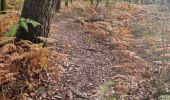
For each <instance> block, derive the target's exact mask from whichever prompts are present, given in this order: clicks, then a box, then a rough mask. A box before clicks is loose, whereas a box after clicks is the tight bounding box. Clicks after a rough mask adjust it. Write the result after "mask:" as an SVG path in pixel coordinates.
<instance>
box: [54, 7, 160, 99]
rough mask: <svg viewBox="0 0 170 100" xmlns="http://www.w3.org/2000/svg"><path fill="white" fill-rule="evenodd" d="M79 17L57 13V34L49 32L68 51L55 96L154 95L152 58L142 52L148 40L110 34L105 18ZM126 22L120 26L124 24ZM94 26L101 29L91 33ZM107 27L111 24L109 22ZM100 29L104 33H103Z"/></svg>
mask: <svg viewBox="0 0 170 100" xmlns="http://www.w3.org/2000/svg"><path fill="white" fill-rule="evenodd" d="M139 12H140V10H139ZM141 12H143V13H145V11H143V10H141ZM141 15H142V14H141ZM128 16H130V15H128ZM139 18H140V17H139ZM82 19H83V20H85V19H84V18H82V16H76V15H75V16H72V15H70V16H69V17H68V16H67V17H65V18H63V17H62V18H61V17H59V18H58V19H57V21H56V22H55V23H54V26H55V24H57V29H58V30H57V34H52V37H53V38H55V39H56V40H58V42H57V47H56V50H57V51H58V52H60V53H64V54H68V55H69V59H68V61H67V63H64V64H63V66H64V69H66V70H65V73H63V75H62V76H61V80H60V82H59V89H57V91H56V92H57V95H58V96H59V98H62V100H66V99H68V98H69V99H68V100H83V99H89V100H94V99H97V100H105V99H106V100H108V99H109V98H114V97H118V98H119V99H120V100H123V98H126V99H130V100H132V99H133V100H140V99H143V98H144V96H145V99H150V100H151V99H154V98H155V97H156V95H157V94H156V93H157V92H158V90H157V83H155V82H156V81H155V78H154V77H155V76H154V71H155V68H153V64H152V62H153V59H151V58H149V57H150V56H153V55H150V56H149V57H148V54H146V50H148V48H150V47H149V46H150V42H151V41H152V40H151V41H144V40H141V39H137V38H136V37H134V36H133V35H127V36H126V35H124V36H121V35H120V36H119V35H117V36H115V37H114V35H110V33H109V32H108V30H109V28H110V27H109V25H110V23H111V22H109V21H108V20H103V21H97V22H84V21H82ZM128 21H129V20H128ZM128 21H127V22H128ZM118 23H119V22H118ZM121 23H122V21H120V24H121ZM126 24H127V23H126V22H125V24H123V25H124V26H123V27H128V26H126ZM102 25H104V26H105V28H104V29H103V27H102ZM128 25H129V24H128ZM98 26H99V27H100V28H101V29H102V30H101V31H97V33H95V31H96V30H95V28H96V27H98ZM87 27H88V28H89V27H90V29H92V30H95V31H91V30H88V29H87ZM120 27H122V26H120ZM111 29H113V30H114V29H115V27H113V26H111ZM103 30H104V32H106V33H107V34H103V33H102V31H103ZM115 30H116V29H115ZM115 30H114V31H115ZM93 32H94V33H93ZM126 32H127V33H129V31H128V30H125V34H126ZM93 34H94V35H95V36H94V35H93ZM114 38H116V39H115V40H114ZM117 38H118V39H117ZM147 44H148V45H147ZM151 44H152V43H151ZM158 45H159V46H160V45H161V43H159V44H158ZM149 50H150V49H149ZM150 52H152V51H150ZM157 56H159V55H157ZM146 86H147V87H146ZM109 95H110V96H109Z"/></svg>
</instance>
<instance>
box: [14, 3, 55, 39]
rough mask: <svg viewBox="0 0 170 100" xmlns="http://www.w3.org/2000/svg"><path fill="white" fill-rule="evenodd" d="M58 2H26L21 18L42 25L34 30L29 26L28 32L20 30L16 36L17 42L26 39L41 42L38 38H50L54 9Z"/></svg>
mask: <svg viewBox="0 0 170 100" xmlns="http://www.w3.org/2000/svg"><path fill="white" fill-rule="evenodd" d="M57 1H58V0H25V2H24V7H23V10H22V13H21V18H30V19H31V20H35V21H37V22H39V23H40V24H41V26H38V27H36V28H34V27H33V26H32V25H28V26H29V28H28V32H27V31H26V30H25V29H23V28H20V29H19V30H18V32H17V34H16V37H17V40H20V39H24V40H30V41H32V42H39V41H38V39H37V37H48V33H49V30H50V20H51V17H52V11H53V8H54V7H55V6H56V3H57Z"/></svg>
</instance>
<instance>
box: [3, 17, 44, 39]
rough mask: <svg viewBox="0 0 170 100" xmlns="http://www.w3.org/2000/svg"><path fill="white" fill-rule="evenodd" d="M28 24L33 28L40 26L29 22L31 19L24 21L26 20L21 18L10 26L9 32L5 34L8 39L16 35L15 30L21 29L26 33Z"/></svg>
mask: <svg viewBox="0 0 170 100" xmlns="http://www.w3.org/2000/svg"><path fill="white" fill-rule="evenodd" d="M28 24H31V25H32V26H33V27H34V28H35V27H37V26H39V25H41V24H40V23H38V22H36V21H34V20H31V19H29V18H28V19H26V18H21V19H20V21H19V23H18V24H16V25H14V26H12V27H11V28H10V29H9V31H8V32H7V33H6V34H5V35H6V36H8V37H14V36H15V34H16V33H17V30H18V29H19V28H20V27H22V28H24V29H25V30H26V31H27V32H28Z"/></svg>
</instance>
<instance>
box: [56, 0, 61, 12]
mask: <svg viewBox="0 0 170 100" xmlns="http://www.w3.org/2000/svg"><path fill="white" fill-rule="evenodd" d="M60 9H61V0H58V1H57V5H56V10H57V12H59V10H60Z"/></svg>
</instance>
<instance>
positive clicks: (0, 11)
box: [0, 0, 6, 14]
mask: <svg viewBox="0 0 170 100" xmlns="http://www.w3.org/2000/svg"><path fill="white" fill-rule="evenodd" d="M5 10H6V0H1V8H0V13H1V14H5V13H6V12H5Z"/></svg>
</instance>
